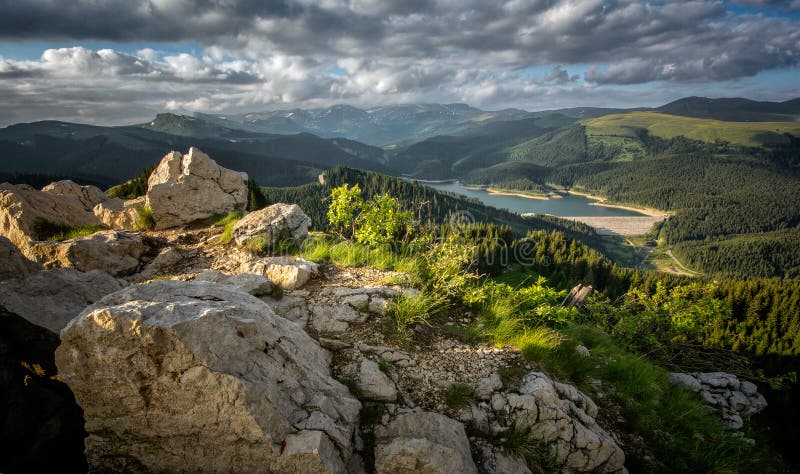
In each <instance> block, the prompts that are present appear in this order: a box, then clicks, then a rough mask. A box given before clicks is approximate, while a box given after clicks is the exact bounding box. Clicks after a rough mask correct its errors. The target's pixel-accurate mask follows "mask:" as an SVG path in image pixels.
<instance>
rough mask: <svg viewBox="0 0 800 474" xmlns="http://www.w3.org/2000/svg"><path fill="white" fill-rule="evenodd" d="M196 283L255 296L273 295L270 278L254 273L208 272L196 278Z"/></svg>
mask: <svg viewBox="0 0 800 474" xmlns="http://www.w3.org/2000/svg"><path fill="white" fill-rule="evenodd" d="M195 280H196V281H210V282H213V283H218V284H220V285H226V286H230V287H233V288H235V289H237V290H239V291H243V292H245V293H249V294H251V295H253V296H266V295H270V294H272V289H273V288H272V282H271V281H270V280H269V278H265V277H263V276H261V275H256V274H253V273H240V274H238V275H228V274H225V273H222V272H220V271H217V270H207V271H205V272H203V273H201V274H199V275H197V276H196V277H195Z"/></svg>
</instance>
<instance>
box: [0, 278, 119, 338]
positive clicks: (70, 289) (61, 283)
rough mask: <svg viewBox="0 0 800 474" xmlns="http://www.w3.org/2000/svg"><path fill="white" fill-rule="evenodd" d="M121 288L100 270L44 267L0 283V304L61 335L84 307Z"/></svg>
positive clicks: (114, 280)
mask: <svg viewBox="0 0 800 474" xmlns="http://www.w3.org/2000/svg"><path fill="white" fill-rule="evenodd" d="M121 288H122V285H121V284H120V282H119V281H118V280H116V279H115V278H113V277H112V276H111V275H109V274H108V273H105V272H102V271H100V270H92V271H90V272H86V273H84V272H80V271H77V270H73V269H70V268H61V269H55V270H45V271H40V272H36V273H33V274H31V275H30V276H28V277H27V278H25V279H12V280H6V281H3V282H0V306H2V307H4V308H6V309H7V310H9V311H11V312H13V313H16V314H18V315H20V316H22V317H23V318H25V319H27V320H28V321H30V322H31V323H33V324H36V325H38V326H41V327H44V328H47V329H49V330H50V331H53V332H54V333H56V334H58V332H59V331H61V329H62V328H63V327H64V326H66V325H67V323H68V322H69V321H70V320H71V319H72V318H74V317H76V316H78V315H79V314H80V312H81V311H83V309H84V308H86V307H87V306H89V305H90V304H92V303H94V302H96V301H98V300H100V299H101V298H102V297H104V296H106V295H108V294H109V293H113V292H115V291H118V290H119V289H121Z"/></svg>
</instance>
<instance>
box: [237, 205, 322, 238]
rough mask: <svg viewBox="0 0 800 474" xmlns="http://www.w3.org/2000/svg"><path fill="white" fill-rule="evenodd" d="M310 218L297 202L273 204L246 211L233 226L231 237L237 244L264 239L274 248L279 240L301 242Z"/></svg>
mask: <svg viewBox="0 0 800 474" xmlns="http://www.w3.org/2000/svg"><path fill="white" fill-rule="evenodd" d="M309 226H311V219H310V218H309V217H308V216H307V215H305V213H304V212H303V210H302V209H301V208H300V206H298V205H297V204H281V203H278V204H273V205H271V206H268V207H265V208H264V209H260V210H258V211H253V212H250V213H248V214H247V215H246V216H244V217H243V218H241V219H240V220H239V221H238V222H236V224H235V225H234V226H233V238H234V240H235V241H236V243H237V244H239V245H244V244H245V243H247V241H249V240H250V239H254V238H263V239H266V242H267V246H268V247H269V248H272V249H274V248H275V247H276V246H277V244H278V243H279V242H281V241H290V242H292V243H294V244H298V245H299V244H301V243H302V242H303V241H304V240H305V239H306V238H307V237H308V228H309Z"/></svg>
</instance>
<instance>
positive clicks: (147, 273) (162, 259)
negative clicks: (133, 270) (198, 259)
mask: <svg viewBox="0 0 800 474" xmlns="http://www.w3.org/2000/svg"><path fill="white" fill-rule="evenodd" d="M183 258H184V254H183V252H182V251H181V250H180V249H178V248H176V247H167V248H165V249H162V250H161V251H160V252H159V253H158V255H156V257H155V258H154V259H153V260H152V261H151V262H150V263H148V264H147V265H146V266H145V267H144V270H142V271H141V273H139V274H138V275H137V278H136V280H137V281H145V280H152V279H153V278H156V277H158V276H166V275H171V274H173V273H175V270H176V266H177V265H178V264H179V263H180V262H181V261H182V260H183Z"/></svg>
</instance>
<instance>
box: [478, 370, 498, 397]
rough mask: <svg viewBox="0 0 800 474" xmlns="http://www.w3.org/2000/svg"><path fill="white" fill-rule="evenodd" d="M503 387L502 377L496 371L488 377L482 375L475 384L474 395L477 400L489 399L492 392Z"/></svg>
mask: <svg viewBox="0 0 800 474" xmlns="http://www.w3.org/2000/svg"><path fill="white" fill-rule="evenodd" d="M501 388H503V379H502V378H501V377H500V374H498V373H497V372H494V373H492V375H490V376H488V377H483V378H482V379H480V380H478V382H477V383H476V384H475V397H476V398H478V400H489V399H491V398H492V393H494V392H496V391H497V390H500V389H501Z"/></svg>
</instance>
